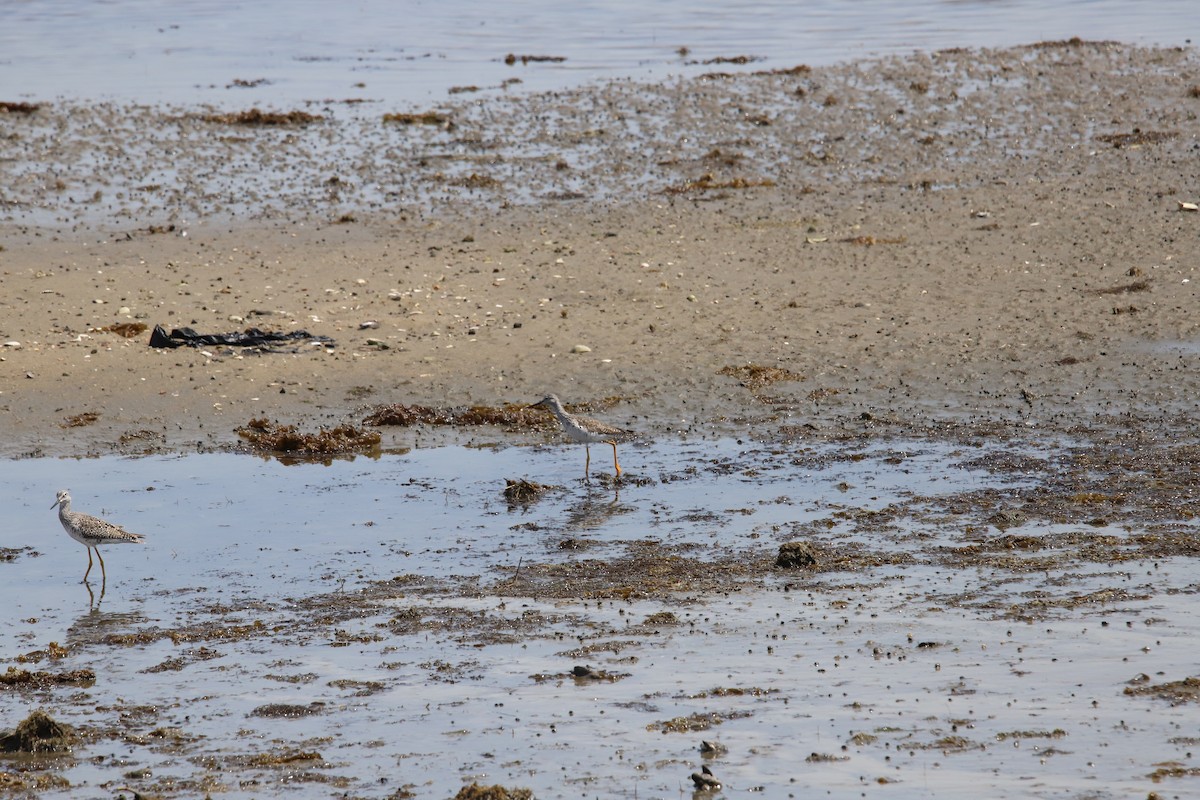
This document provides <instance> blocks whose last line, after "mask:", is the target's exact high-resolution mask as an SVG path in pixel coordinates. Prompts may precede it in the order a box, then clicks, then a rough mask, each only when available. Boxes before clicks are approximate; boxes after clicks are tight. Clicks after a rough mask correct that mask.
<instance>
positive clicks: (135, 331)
mask: <svg viewBox="0 0 1200 800" xmlns="http://www.w3.org/2000/svg"><path fill="white" fill-rule="evenodd" d="M100 330H102V331H104V332H105V333H115V334H116V335H117V336H120V337H121V338H122V339H132V338H133V337H135V336H141V335H142V334H143V333H145V332H146V330H147V326H146V323H144V322H114V323H113V324H112V325H105V326H104V327H103V328H101V329H100Z"/></svg>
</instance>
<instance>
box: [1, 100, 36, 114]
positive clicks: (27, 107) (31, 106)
mask: <svg viewBox="0 0 1200 800" xmlns="http://www.w3.org/2000/svg"><path fill="white" fill-rule="evenodd" d="M39 108H41V106H40V105H38V104H37V103H23V102H19V101H13V100H3V101H0V114H32V113H33V112H35V111H37V110H38V109H39Z"/></svg>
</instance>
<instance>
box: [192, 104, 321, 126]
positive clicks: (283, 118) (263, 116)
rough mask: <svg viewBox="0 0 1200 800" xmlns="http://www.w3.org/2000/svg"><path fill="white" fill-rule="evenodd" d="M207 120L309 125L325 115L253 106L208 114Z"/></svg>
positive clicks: (225, 123) (218, 122) (232, 122)
mask: <svg viewBox="0 0 1200 800" xmlns="http://www.w3.org/2000/svg"><path fill="white" fill-rule="evenodd" d="M203 119H204V121H205V122H215V123H217V124H219V125H252V126H264V127H279V126H285V125H308V124H311V123H313V122H322V121H324V119H325V118H324V117H321V116H318V115H317V114H309V113H308V112H307V111H284V112H279V111H260V110H259V109H257V108H252V109H250V110H249V111H238V112H234V113H229V114H207V115H205V116H204V117H203Z"/></svg>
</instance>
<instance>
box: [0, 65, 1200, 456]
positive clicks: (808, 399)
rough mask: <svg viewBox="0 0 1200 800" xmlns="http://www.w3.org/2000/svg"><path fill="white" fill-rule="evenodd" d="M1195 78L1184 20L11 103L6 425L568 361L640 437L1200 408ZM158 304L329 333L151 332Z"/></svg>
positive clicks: (457, 391) (364, 398)
mask: <svg viewBox="0 0 1200 800" xmlns="http://www.w3.org/2000/svg"><path fill="white" fill-rule="evenodd" d="M1198 83H1200V70H1198V68H1197V63H1196V57H1195V54H1194V53H1193V52H1188V51H1176V50H1169V51H1168V50H1153V49H1149V50H1146V49H1137V48H1129V47H1123V46H1120V45H1116V44H1112V43H1080V42H1054V43H1043V44H1041V45H1035V46H1030V47H1028V48H1018V49H1015V50H1006V51H983V52H967V51H950V52H943V53H937V54H933V55H929V56H914V57H912V58H908V59H888V60H883V61H879V62H869V63H863V64H851V65H847V66H844V67H836V68H828V69H808V68H806V67H804V66H803V65H799V66H797V67H796V68H795V69H793V70H783V71H772V72H768V73H763V74H756V75H751V76H740V77H737V78H734V77H732V76H727V75H722V74H719V73H717V74H714V75H712V76H710V77H709V78H708V79H706V80H703V81H698V82H687V83H681V84H679V85H675V86H658V87H644V86H633V85H623V84H618V85H613V86H608V87H604V88H601V89H587V90H579V91H578V92H576V93H564V94H556V95H553V96H546V97H523V98H507V99H500V100H496V101H495V102H494V103H492V104H490V105H489V104H480V105H471V104H467V103H464V104H462V105H461V106H452V105H450V106H446V107H439V108H438V109H433V110H431V112H430V114H431V115H434V118H435V121H434V122H433V124H423V123H422V122H420V121H416V122H413V121H409V122H397V121H383V120H382V115H381V114H380V113H379V110H378V109H370V110H369V111H364V110H363V109H362V108H361V107H351V108H350V109H349V111H348V112H347V111H346V109H341V110H340V112H337V113H335V111H336V110H335V111H330V110H328V109H326V110H324V111H323V110H321V109H316V108H313V109H307V110H306V111H305V113H311V114H312V115H314V116H317V117H320V118H321V121H318V122H309V123H307V124H305V123H294V122H289V121H287V120H283V121H281V124H261V120H258V121H257V122H258V124H236V123H235V122H229V121H228V120H226V121H212V120H214V119H216V116H214V115H211V114H207V112H205V111H204V110H203V109H200V110H196V109H190V110H179V109H153V108H152V109H146V108H127V107H111V106H95V107H74V106H67V107H62V106H59V105H56V104H54V103H47V104H44V105H42V106H41V107H39V108H37V110H35V111H33V112H32V113H19V112H10V113H7V114H4V115H0V134H2V135H3V137H4V138H5V140H6V141H8V142H9V145H8V150H9V152H10V154H12V155H10V157H8V158H6V159H4V160H3V162H0V180H2V182H3V185H4V186H5V187H6V188H5V190H4V195H3V198H2V199H3V202H4V206H5V208H6V209H7V212H6V214H5V217H6V219H7V221H5V222H4V223H3V226H2V230H0V243H2V245H3V250H2V251H0V267H2V270H3V272H2V275H3V284H4V292H3V297H2V298H0V303H3V312H4V313H3V322H2V324H0V327H2V333H0V335H2V338H3V339H4V341H5V342H6V344H5V346H4V350H3V359H4V360H3V362H0V364H2V367H0V404H2V407H3V410H4V411H5V412H6V413H5V414H4V415H3V419H4V422H3V425H4V436H3V442H4V444H3V447H4V453H3V454H4V455H6V456H9V457H13V456H20V455H28V454H87V453H103V452H111V451H122V452H160V451H191V450H195V449H207V448H221V447H227V446H231V445H234V444H236V443H237V436H236V434H235V433H234V429H235V428H237V427H238V426H240V425H244V424H245V423H246V422H247V421H248V420H250V419H252V418H256V417H268V418H271V419H274V420H278V421H280V422H284V423H293V424H297V425H298V426H300V427H301V428H304V429H315V428H317V427H320V426H323V425H329V424H332V423H335V422H342V421H353V422H361V419H362V418H363V416H365V413H367V412H369V410H370V409H371V408H373V407H375V406H378V405H384V404H389V403H406V404H407V403H421V404H428V405H433V406H462V405H475V404H478V405H486V406H500V405H503V404H505V403H521V402H531V401H532V400H534V399H537V398H540V397H541V396H542V395H543V394H545V393H546V392H549V391H554V392H557V393H558V394H560V395H561V396H563V397H564V398H565V399H567V400H568V402H578V403H589V402H590V403H596V402H600V401H603V400H605V399H607V404H608V406H609V407H610V408H609V414H610V415H611V416H612V417H613V418H614V420H616V421H618V422H620V423H621V424H625V425H628V426H630V427H633V428H636V429H638V430H640V431H642V432H644V433H646V434H650V435H659V434H664V435H669V434H670V433H671V432H672V431H685V430H694V429H713V428H715V429H721V430H732V431H741V430H747V429H752V430H753V429H758V428H759V427H760V426H764V425H765V426H768V427H767V428H766V429H765V430H767V431H769V430H771V428H770V426H772V425H776V424H787V425H794V426H805V425H808V426H812V429H815V430H817V431H821V430H830V429H837V428H840V427H843V426H860V425H861V421H862V420H866V419H867V417H865V416H864V415H869V417H870V420H872V421H874V422H876V424H879V423H884V422H885V423H886V424H887V426H888V427H889V428H890V429H891V430H893V431H894V430H895V426H901V427H903V426H909V425H916V426H928V425H935V424H937V423H938V422H939V421H944V420H954V421H956V422H961V421H983V422H989V423H992V422H1003V423H1018V424H1025V423H1030V424H1033V425H1040V426H1074V425H1078V424H1080V423H1084V424H1091V423H1092V422H1094V421H1095V422H1099V421H1102V420H1104V419H1109V418H1120V417H1125V416H1132V417H1136V418H1139V419H1141V418H1149V419H1161V418H1164V417H1168V418H1169V417H1172V416H1173V415H1175V414H1179V413H1184V414H1187V413H1191V412H1192V411H1193V410H1194V408H1195V397H1196V396H1197V391H1196V390H1197V386H1196V377H1195V374H1196V373H1195V370H1193V369H1191V366H1192V365H1193V364H1194V362H1195V359H1196V345H1195V340H1194V337H1195V332H1196V328H1197V324H1198V323H1197V322H1196V319H1195V315H1194V313H1193V310H1194V284H1193V283H1192V279H1193V278H1194V271H1195V268H1196V255H1197V249H1198V247H1200V239H1198V226H1200V214H1197V213H1195V212H1194V211H1190V210H1188V209H1189V206H1188V205H1186V204H1188V203H1193V202H1195V201H1196V200H1197V199H1200V198H1198V197H1197V195H1196V189H1195V187H1196V185H1197V164H1198V163H1200V162H1198V161H1197V159H1196V153H1197V147H1198V146H1200V145H1198V143H1197V139H1196V135H1195V132H1194V130H1193V129H1194V124H1193V123H1194V120H1195V115H1196V113H1197V111H1198V110H1200V97H1197V95H1198V94H1200V90H1197V88H1196V86H1197V84H1198ZM571 110H573V111H574V112H576V113H575V114H574V115H573V116H572V115H571V114H569V113H568V111H571ZM339 114H340V116H339ZM539 119H553V120H555V122H554V123H553V124H551V125H540V126H539V124H538V121H537V120H539ZM634 121H636V122H637V125H636V126H635V125H634V124H633V123H634ZM168 139H169V140H170V142H171V149H170V156H169V158H170V175H172V176H174V182H169V181H168V180H167V179H166V178H163V179H162V180H159V178H160V177H162V175H160V174H159V171H160V170H161V168H163V167H164V166H165V165H163V164H161V163H160V157H157V156H156V155H155V153H156V152H161V151H156V148H158V147H161V146H163V145H164V141H166V140H168ZM97 152H100V153H104V154H105V156H104V157H103V158H95V157H94V156H95V154H96V153H97ZM368 155H370V156H371V158H368ZM137 322H140V323H143V324H145V325H146V326H147V330H146V331H145V332H143V333H141V334H139V335H135V336H133V337H132V338H129V339H126V338H123V337H122V336H120V335H118V334H115V333H110V332H105V331H104V330H103V329H104V328H105V327H108V326H112V325H117V324H122V323H137ZM155 325H162V326H163V327H164V329H166V330H168V331H169V330H171V329H173V328H182V327H185V326H186V327H190V328H192V329H194V330H196V331H197V332H199V333H225V332H231V331H241V330H243V329H245V328H247V327H251V326H255V327H259V328H262V329H264V330H272V331H294V330H300V329H303V330H306V331H308V332H310V333H312V334H314V335H321V336H327V337H332V339H334V340H335V342H336V344H335V346H332V347H328V348H326V347H319V346H299V347H296V348H290V349H294V350H295V351H296V352H288V353H264V354H258V355H246V354H244V353H240V352H238V349H237V348H228V347H226V348H221V347H216V348H199V349H192V348H180V349H175V350H157V349H153V348H150V347H149V346H148V344H147V343H148V339H149V336H150V330H152V329H153V327H154V326H155ZM364 326H368V327H364ZM376 326H377V327H376ZM748 366H749V367H754V368H769V369H772V370H776V369H777V370H781V371H782V372H773V373H772V372H762V371H761V370H760V371H759V372H758V373H757V374H758V375H760V376H763V377H765V378H767V379H771V378H783V379H782V380H776V381H774V382H767V383H765V384H763V385H757V383H756V382H754V381H750V382H749V383H748V382H747V380H746V377H747V375H749V374H750V373H748V372H744V371H743V372H739V371H738V370H739V369H741V368H745V367H748ZM426 433H429V432H426ZM384 435H385V446H389V445H393V444H394V445H397V446H402V445H404V444H405V443H408V442H411V440H412V438H413V436H414V434H413V432H412V431H406V430H401V431H396V430H385V431H384ZM469 435H472V436H475V435H489V434H480V433H478V432H469Z"/></svg>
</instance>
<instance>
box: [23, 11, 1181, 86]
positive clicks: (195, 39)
mask: <svg viewBox="0 0 1200 800" xmlns="http://www.w3.org/2000/svg"><path fill="white" fill-rule="evenodd" d="M1198 31H1200V4H1198V3H1195V2H1194V0H1151V1H1150V2H1139V3H1129V2H1123V1H1122V0H1074V1H1073V2H1050V3H1046V2H1040V1H1039V0H1007V1H1005V0H917V1H916V2H898V0H864V1H862V2H850V1H849V0H816V1H815V2H807V3H791V2H778V1H775V2H772V1H770V0H768V2H753V3H751V2H728V0H664V1H663V2H655V3H645V2H632V0H610V1H609V2H582V3H563V2H557V1H552V0H531V1H530V2H524V3H519V4H512V6H511V7H507V8H506V7H504V6H502V5H497V4H495V3H482V2H472V1H471V0H446V1H445V2H408V3H393V2H386V0H355V1H354V2H349V3H340V4H330V3H326V2H318V0H286V2H285V0H263V2H257V3H242V2H232V1H231V0H193V2H189V3H162V2H155V1H153V0H110V1H109V2H95V1H94V0H93V1H91V2H84V1H81V0H75V1H74V2H70V1H67V2H59V1H58V0H29V1H28V2H11V0H10V1H9V2H0V95H3V96H4V98H5V99H11V98H34V99H40V100H48V99H53V98H56V97H70V98H82V99H101V98H111V99H118V100H123V101H135V102H159V101H169V102H182V103H196V102H205V103H216V104H222V105H246V104H251V103H276V104H290V103H298V102H304V101H320V100H323V99H346V98H362V99H365V100H372V101H379V102H384V103H388V104H395V105H403V104H412V105H423V104H429V103H435V102H437V101H438V100H442V99H445V98H446V97H447V96H448V95H447V93H448V92H449V90H450V89H451V88H452V87H467V86H473V87H479V89H480V90H497V89H498V87H500V86H501V85H506V86H507V87H508V88H507V89H506V90H507V91H527V90H550V89H561V88H567V87H572V86H577V85H580V84H583V83H587V82H590V81H595V80H600V79H619V78H632V79H636V80H643V81H656V80H661V79H664V78H666V77H668V76H672V75H694V74H700V73H702V72H706V71H711V70H713V69H722V70H735V71H736V70H739V69H762V68H776V67H785V66H794V65H795V64H798V63H807V64H810V65H820V64H830V63H834V62H841V61H848V60H854V59H858V58H862V57H866V56H877V55H884V54H895V53H908V52H910V51H913V50H924V51H929V50H936V49H941V48H946V47H1003V46H1012V45H1018V44H1027V43H1030V42H1034V41H1041V40H1047V39H1062V38H1070V37H1072V36H1079V37H1082V38H1085V39H1115V40H1119V41H1122V42H1126V43H1131V44H1145V45H1184V44H1186V43H1188V42H1189V40H1190V37H1193V36H1195V35H1197V33H1198ZM681 48H687V50H686V52H682V51H681ZM510 53H511V54H514V55H517V56H522V55H529V56H553V57H556V58H561V59H563V60H561V61H553V62H536V63H527V64H524V65H522V64H521V63H520V62H519V61H518V62H517V63H516V64H514V65H512V66H508V65H506V64H505V63H504V59H505V56H506V55H508V54H510ZM737 56H750V57H752V58H754V59H756V61H754V62H753V63H750V64H748V65H745V66H736V65H732V66H730V65H720V66H717V67H714V66H713V65H712V64H705V63H703V62H705V61H709V60H711V59H715V58H733V57H737ZM511 79H519V80H520V81H521V83H519V84H511V83H509V84H506V82H507V81H510V80H511ZM245 84H251V85H250V86H246V85H245Z"/></svg>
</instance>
